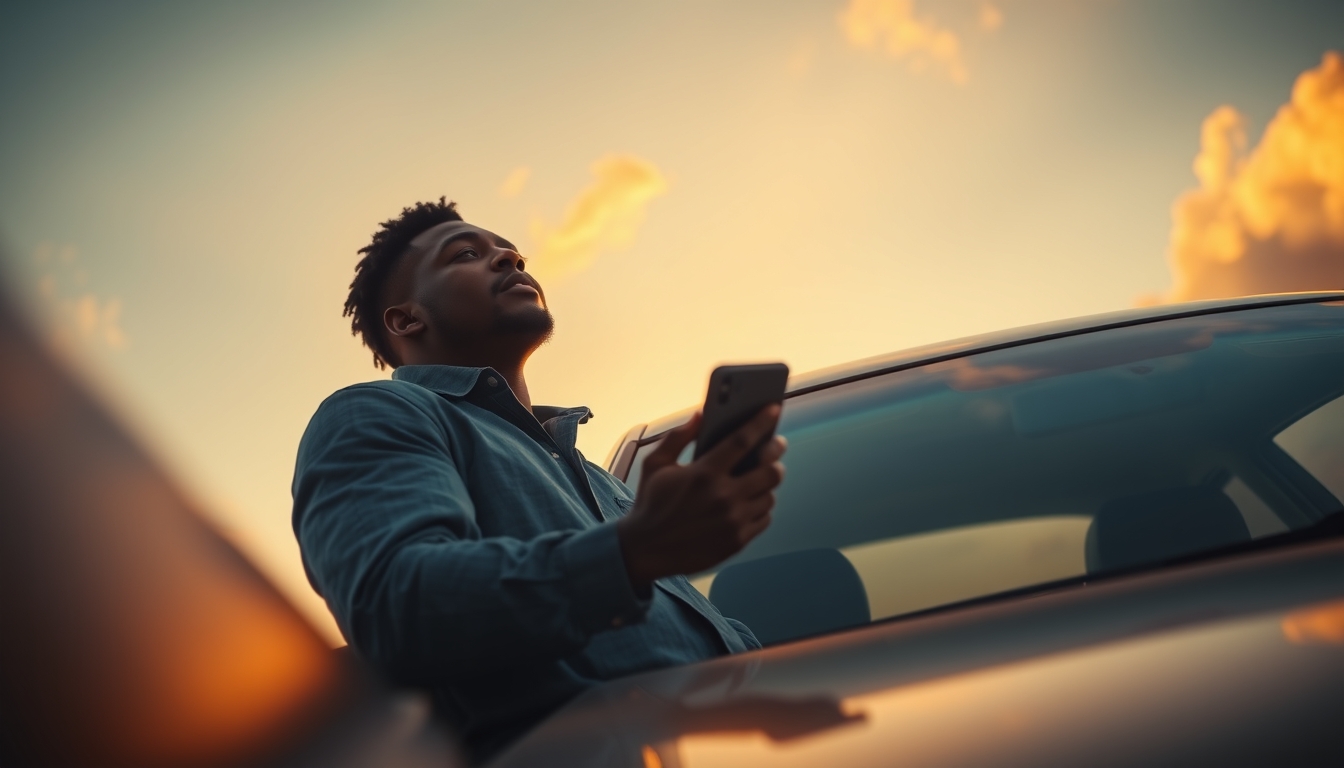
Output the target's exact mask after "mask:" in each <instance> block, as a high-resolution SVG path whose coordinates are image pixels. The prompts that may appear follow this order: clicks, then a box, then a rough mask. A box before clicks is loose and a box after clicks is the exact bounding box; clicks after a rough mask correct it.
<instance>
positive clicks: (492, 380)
mask: <svg viewBox="0 0 1344 768" xmlns="http://www.w3.org/2000/svg"><path fill="white" fill-rule="evenodd" d="M485 383H486V384H489V385H490V386H492V387H493V386H497V385H498V384H499V379H496V378H495V377H494V376H491V377H490V378H488V379H486V380H485Z"/></svg>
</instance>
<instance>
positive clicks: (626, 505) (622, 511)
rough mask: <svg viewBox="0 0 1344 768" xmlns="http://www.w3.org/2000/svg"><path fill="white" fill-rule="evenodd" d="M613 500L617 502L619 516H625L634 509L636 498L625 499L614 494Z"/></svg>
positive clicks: (617, 514)
mask: <svg viewBox="0 0 1344 768" xmlns="http://www.w3.org/2000/svg"><path fill="white" fill-rule="evenodd" d="M611 500H612V501H614V502H616V516H617V517H625V515H626V513H627V512H629V511H630V510H631V509H633V508H634V506H635V500H634V499H623V498H621V497H620V496H612V497H611Z"/></svg>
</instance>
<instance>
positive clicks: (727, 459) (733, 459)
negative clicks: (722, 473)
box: [701, 403, 779, 470]
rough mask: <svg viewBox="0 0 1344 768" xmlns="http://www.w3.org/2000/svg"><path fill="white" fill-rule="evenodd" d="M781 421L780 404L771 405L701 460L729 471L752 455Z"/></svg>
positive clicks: (720, 442) (724, 439)
mask: <svg viewBox="0 0 1344 768" xmlns="http://www.w3.org/2000/svg"><path fill="white" fill-rule="evenodd" d="M778 421H779V404H778V403H771V404H770V405H767V406H766V407H764V408H762V409H761V411H760V413H757V414H756V415H755V416H753V417H751V421H748V422H747V423H746V424H743V425H742V426H741V427H738V428H737V429H736V430H735V431H733V432H732V433H731V434H729V435H728V436H727V437H725V438H723V440H721V441H719V444H718V445H716V446H714V447H713V448H712V449H711V450H710V451H709V453H707V454H705V455H704V457H703V458H702V459H701V460H702V461H704V462H705V463H706V464H708V465H709V466H711V467H714V468H716V469H721V470H727V469H731V468H732V467H735V466H737V462H739V461H741V460H742V457H744V456H746V455H747V454H748V453H751V449H753V448H755V447H756V446H757V445H760V443H761V440H762V439H764V438H765V436H766V435H768V434H770V433H771V432H773V431H774V429H775V423H776V422H778Z"/></svg>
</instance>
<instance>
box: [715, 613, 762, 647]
mask: <svg viewBox="0 0 1344 768" xmlns="http://www.w3.org/2000/svg"><path fill="white" fill-rule="evenodd" d="M723 620H724V621H726V622H728V626H730V627H732V628H733V631H734V632H736V633H737V635H738V637H740V638H742V642H743V644H745V645H746V646H747V650H748V651H759V650H760V649H761V641H760V640H757V639H756V633H755V632H752V631H751V627H748V626H747V625H746V624H743V623H742V622H740V621H738V620H737V619H730V618H728V617H727V616H724V617H723Z"/></svg>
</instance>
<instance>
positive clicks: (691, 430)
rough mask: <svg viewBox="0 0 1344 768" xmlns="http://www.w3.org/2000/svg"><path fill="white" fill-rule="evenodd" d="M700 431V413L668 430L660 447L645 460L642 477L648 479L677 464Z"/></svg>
mask: <svg viewBox="0 0 1344 768" xmlns="http://www.w3.org/2000/svg"><path fill="white" fill-rule="evenodd" d="M699 431H700V412H699V411H696V412H695V413H693V414H691V418H690V419H689V420H688V421H687V422H686V423H685V424H682V425H681V426H680V427H677V428H675V429H671V430H668V432H667V434H666V435H663V439H662V440H660V441H659V442H658V446H657V447H656V448H654V449H653V450H652V451H649V455H648V457H647V458H645V459H644V471H643V474H642V477H648V476H649V475H651V474H653V473H654V472H655V471H657V470H659V469H662V468H663V467H666V466H670V465H672V464H676V463H677V457H678V456H680V455H681V452H682V451H683V450H685V448H686V446H688V445H690V444H691V441H692V440H694V439H695V435H696V433H697V432H699Z"/></svg>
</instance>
